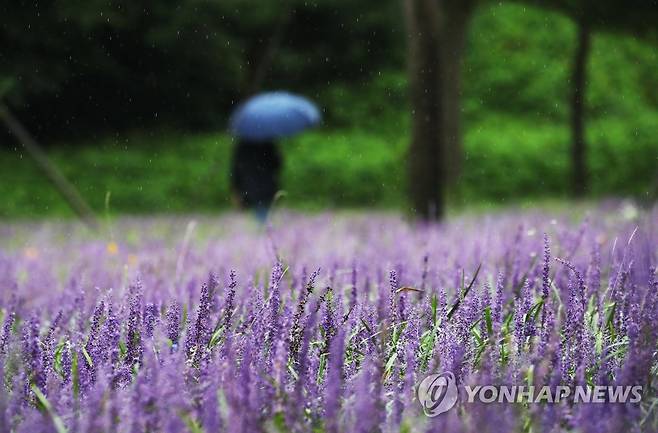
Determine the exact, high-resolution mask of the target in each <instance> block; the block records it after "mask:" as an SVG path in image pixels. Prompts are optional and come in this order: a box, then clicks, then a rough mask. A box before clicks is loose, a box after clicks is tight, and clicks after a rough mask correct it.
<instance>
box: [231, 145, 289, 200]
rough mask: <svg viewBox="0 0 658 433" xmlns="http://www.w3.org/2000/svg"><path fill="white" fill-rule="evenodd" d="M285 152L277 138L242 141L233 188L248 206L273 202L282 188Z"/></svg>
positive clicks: (235, 164) (233, 176)
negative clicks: (282, 151) (282, 161)
mask: <svg viewBox="0 0 658 433" xmlns="http://www.w3.org/2000/svg"><path fill="white" fill-rule="evenodd" d="M280 169H281V155H280V154H279V151H278V149H277V147H276V144H275V143H273V142H267V143H249V142H245V141H240V142H238V144H237V146H236V148H235V151H234V154H233V164H232V175H231V180H232V188H233V191H234V192H235V193H237V194H238V196H239V199H240V202H241V204H242V205H243V206H245V207H247V208H254V207H261V206H266V207H267V206H269V205H270V204H271V203H272V200H273V199H274V195H275V194H276V192H277V191H278V190H279V170H280Z"/></svg>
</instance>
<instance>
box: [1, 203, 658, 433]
mask: <svg viewBox="0 0 658 433" xmlns="http://www.w3.org/2000/svg"><path fill="white" fill-rule="evenodd" d="M583 213H584V214H586V215H583V216H580V217H574V215H573V214H571V215H568V214H566V213H557V214H555V215H547V214H546V213H545V212H530V211H524V212H516V213H512V212H510V213H501V214H497V215H482V216H467V217H460V218H455V219H453V220H450V221H448V222H446V223H443V224H415V223H411V222H407V221H405V220H403V219H402V218H400V217H398V216H395V215H383V214H321V215H316V216H301V215H295V214H283V215H277V216H275V218H274V219H273V221H272V222H271V223H270V224H269V225H268V226H267V227H266V228H261V227H257V226H256V225H255V224H253V223H251V222H249V221H246V220H244V219H242V218H240V217H237V216H230V215H229V216H225V217H222V218H221V219H219V220H214V221H213V220H210V219H208V218H203V217H202V218H198V220H197V221H195V222H193V223H189V224H188V223H187V222H186V221H185V219H184V218H182V217H179V218H175V217H171V218H151V219H136V218H123V219H120V220H118V221H115V222H112V226H111V227H108V230H107V235H106V236H104V237H102V238H99V237H98V236H92V235H90V234H89V233H87V232H85V230H84V229H83V228H81V227H77V226H76V225H74V224H70V223H68V224H67V223H42V224H36V223H34V224H18V223H12V224H4V225H3V227H2V229H1V230H0V242H1V243H0V245H2V248H1V249H0V377H2V379H3V381H2V383H0V432H31V433H32V432H34V433H36V432H57V433H62V432H126V433H128V432H130V433H132V432H192V433H199V432H206V433H211V432H223V431H226V432H244V433H253V432H265V431H268V432H269V431H272V432H310V431H314V432H326V433H335V432H363V433H369V432H384V433H386V432H398V431H404V432H416V431H418V432H426V431H427V432H429V431H449V432H513V431H518V432H530V431H532V432H557V431H573V432H585V433H589V432H592V433H594V432H597V433H599V432H621V431H638V432H639V431H657V430H658V424H657V422H658V421H657V417H656V415H655V414H656V412H658V409H657V407H658V404H657V402H658V397H657V395H656V383H657V380H656V379H658V377H657V373H658V363H657V357H658V356H657V340H658V277H657V275H656V267H655V266H656V255H657V253H658V209H653V210H646V211H643V212H640V213H638V214H637V215H635V216H633V217H632V218H628V217H627V216H625V213H623V212H620V211H619V209H618V208H617V207H614V206H609V207H607V208H599V209H592V210H588V211H586V212H583ZM186 224H187V229H185V227H186ZM445 371H449V372H451V373H452V374H454V376H455V378H456V380H457V382H458V383H459V384H472V385H476V384H479V385H489V384H491V385H503V384H507V385H512V384H517V385H533V386H537V387H539V386H542V385H549V386H552V387H556V386H560V385H566V386H575V385H587V386H593V385H628V386H630V385H641V386H642V399H641V401H640V402H635V403H613V402H607V403H598V404H577V403H574V402H573V401H568V400H565V401H562V402H559V403H554V404H551V403H537V404H528V403H491V404H485V403H481V402H480V403H478V402H475V403H467V402H466V401H464V398H463V397H464V396H463V395H460V399H459V402H458V403H457V405H456V406H455V407H454V408H452V409H450V410H449V411H447V412H446V413H444V414H442V415H440V416H437V417H433V418H429V417H426V416H425V415H424V414H423V408H422V407H421V404H420V403H419V401H418V396H417V393H416V389H417V386H418V384H419V383H420V382H421V381H422V380H423V378H424V377H426V376H427V375H429V374H431V373H436V372H445Z"/></svg>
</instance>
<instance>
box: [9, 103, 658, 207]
mask: <svg viewBox="0 0 658 433" xmlns="http://www.w3.org/2000/svg"><path fill="white" fill-rule="evenodd" d="M656 121H658V119H656V118H655V116H645V117H644V118H643V117H640V118H637V119H634V120H633V121H632V122H630V123H629V122H628V121H626V122H625V123H621V122H615V120H614V119H609V120H605V121H597V122H593V123H591V124H590V128H589V130H588V141H589V143H590V146H591V150H590V153H589V165H590V169H591V180H592V182H591V183H592V196H593V197H601V196H621V195H624V196H626V195H634V196H638V197H641V198H646V197H648V196H651V195H652V194H654V189H655V181H656V169H655V167H656V166H657V165H658V144H657V143H656V141H655V138H654V136H653V135H652V128H653V126H654V125H655V124H656ZM404 123H405V122H400V124H399V125H397V126H398V127H397V128H396V127H395V125H393V127H391V125H387V128H386V129H385V130H376V129H373V128H368V129H365V128H364V129H344V130H333V131H328V130H318V131H314V132H311V133H308V134H305V135H303V136H300V137H298V138H295V139H292V140H289V141H287V142H284V143H281V146H282V149H283V152H284V159H285V168H284V170H283V173H282V184H283V188H284V189H285V191H286V192H287V195H286V196H285V205H286V206H290V207H293V208H302V209H318V208H326V207H372V206H375V207H380V208H397V207H403V206H404V205H405V190H406V183H405V176H404V174H405V170H406V167H405V162H404V161H405V160H404V156H405V152H406V146H407V141H408V138H407V133H406V131H407V128H406V125H405V124H404ZM568 142H569V135H568V131H567V130H566V128H564V127H560V126H556V125H555V124H550V123H547V124H540V123H536V122H524V121H519V120H516V119H510V118H505V117H498V118H493V117H491V118H489V119H488V120H487V121H483V122H479V123H477V124H474V125H473V124H472V125H468V128H467V132H466V135H465V152H466V156H465V163H464V174H463V183H462V187H461V189H460V190H458V191H450V200H451V203H452V205H453V207H455V206H456V207H462V206H469V207H470V206H473V205H476V206H482V205H484V206H487V205H488V204H491V203H508V202H516V201H527V200H532V199H546V198H558V199H559V198H562V197H565V196H566V195H567V192H568V180H569V168H568V150H569V148H568ZM74 144H75V145H74ZM74 144H68V145H67V144H66V143H63V144H62V145H60V146H53V148H52V149H53V150H52V152H51V157H52V159H53V161H54V162H55V163H56V164H57V165H58V166H59V167H60V168H61V169H62V171H63V172H64V173H65V174H66V176H68V177H69V178H70V179H71V180H72V181H73V182H74V183H75V184H76V186H77V187H78V188H79V189H80V191H81V193H82V194H83V196H84V197H85V198H86V199H87V200H88V201H89V203H90V204H91V206H92V207H93V208H94V209H96V210H98V211H106V207H107V205H108V204H109V211H110V212H111V213H118V212H121V213H126V212H127V213H146V212H173V213H179V212H190V211H194V212H205V211H213V210H216V209H221V208H226V207H228V206H229V205H230V199H229V171H228V167H229V162H230V157H231V152H232V141H231V138H230V137H228V136H227V135H225V134H223V133H204V134H196V135H190V134H181V133H175V132H171V133H166V132H160V133H158V134H148V133H133V134H128V135H126V136H117V137H108V138H104V139H100V140H95V141H93V142H89V143H83V145H80V143H74ZM0 155H1V157H0V172H1V173H2V179H3V181H2V182H1V183H0V197H2V200H0V216H3V217H25V216H42V215H43V216H45V215H48V216H50V215H59V216H64V215H68V214H69V210H68V209H67V207H66V205H65V204H64V203H63V202H62V201H61V199H60V198H59V196H58V195H57V193H56V191H54V190H53V189H52V187H51V186H50V185H49V184H48V183H47V181H46V180H45V179H44V177H43V176H42V175H41V174H40V173H39V172H38V170H37V169H36V167H35V166H34V164H33V163H32V161H31V160H30V159H29V158H28V156H27V155H26V154H25V153H24V152H23V150H22V149H21V148H20V147H15V148H13V149H3V150H2V151H0ZM108 196H109V200H107V199H108Z"/></svg>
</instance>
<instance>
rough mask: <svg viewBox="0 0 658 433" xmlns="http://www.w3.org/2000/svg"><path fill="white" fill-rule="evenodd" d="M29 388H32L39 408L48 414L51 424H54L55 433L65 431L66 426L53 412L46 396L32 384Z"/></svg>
mask: <svg viewBox="0 0 658 433" xmlns="http://www.w3.org/2000/svg"><path fill="white" fill-rule="evenodd" d="M30 388H31V389H32V392H33V393H34V395H35V396H36V398H37V401H38V402H39V405H40V406H41V408H42V409H43V410H44V411H45V412H46V413H47V414H48V416H49V417H50V419H51V420H52V421H53V425H54V426H55V430H57V433H66V427H65V426H64V422H63V421H62V419H61V418H60V417H59V416H58V415H57V414H56V413H55V411H54V410H53V407H52V406H51V405H50V402H49V401H48V399H47V398H46V396H45V395H43V393H42V392H41V390H40V389H39V387H37V386H36V385H34V384H33V385H32V386H31V387H30Z"/></svg>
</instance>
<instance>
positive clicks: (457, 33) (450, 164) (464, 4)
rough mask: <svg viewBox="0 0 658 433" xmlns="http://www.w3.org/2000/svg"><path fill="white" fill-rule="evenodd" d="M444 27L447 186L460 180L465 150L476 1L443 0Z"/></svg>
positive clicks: (444, 138) (444, 112)
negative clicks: (465, 72)
mask: <svg viewBox="0 0 658 433" xmlns="http://www.w3.org/2000/svg"><path fill="white" fill-rule="evenodd" d="M442 4H443V14H442V15H443V17H444V19H443V27H442V31H441V37H440V40H439V42H440V47H439V48H440V50H441V53H442V54H441V60H442V63H441V67H442V68H443V74H442V77H443V80H442V85H441V91H442V103H443V107H444V109H443V124H442V125H443V126H442V128H441V130H442V133H443V140H444V146H443V152H444V157H443V161H444V162H445V164H444V165H445V167H444V179H445V183H446V186H448V187H454V186H456V185H457V184H458V183H459V177H460V175H461V167H462V159H463V156H464V150H463V146H462V134H461V114H462V110H461V96H462V88H461V82H462V80H461V78H462V65H463V52H464V45H465V43H466V35H467V31H468V23H469V21H470V18H471V16H472V15H473V10H474V1H472V0H443V2H442Z"/></svg>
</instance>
